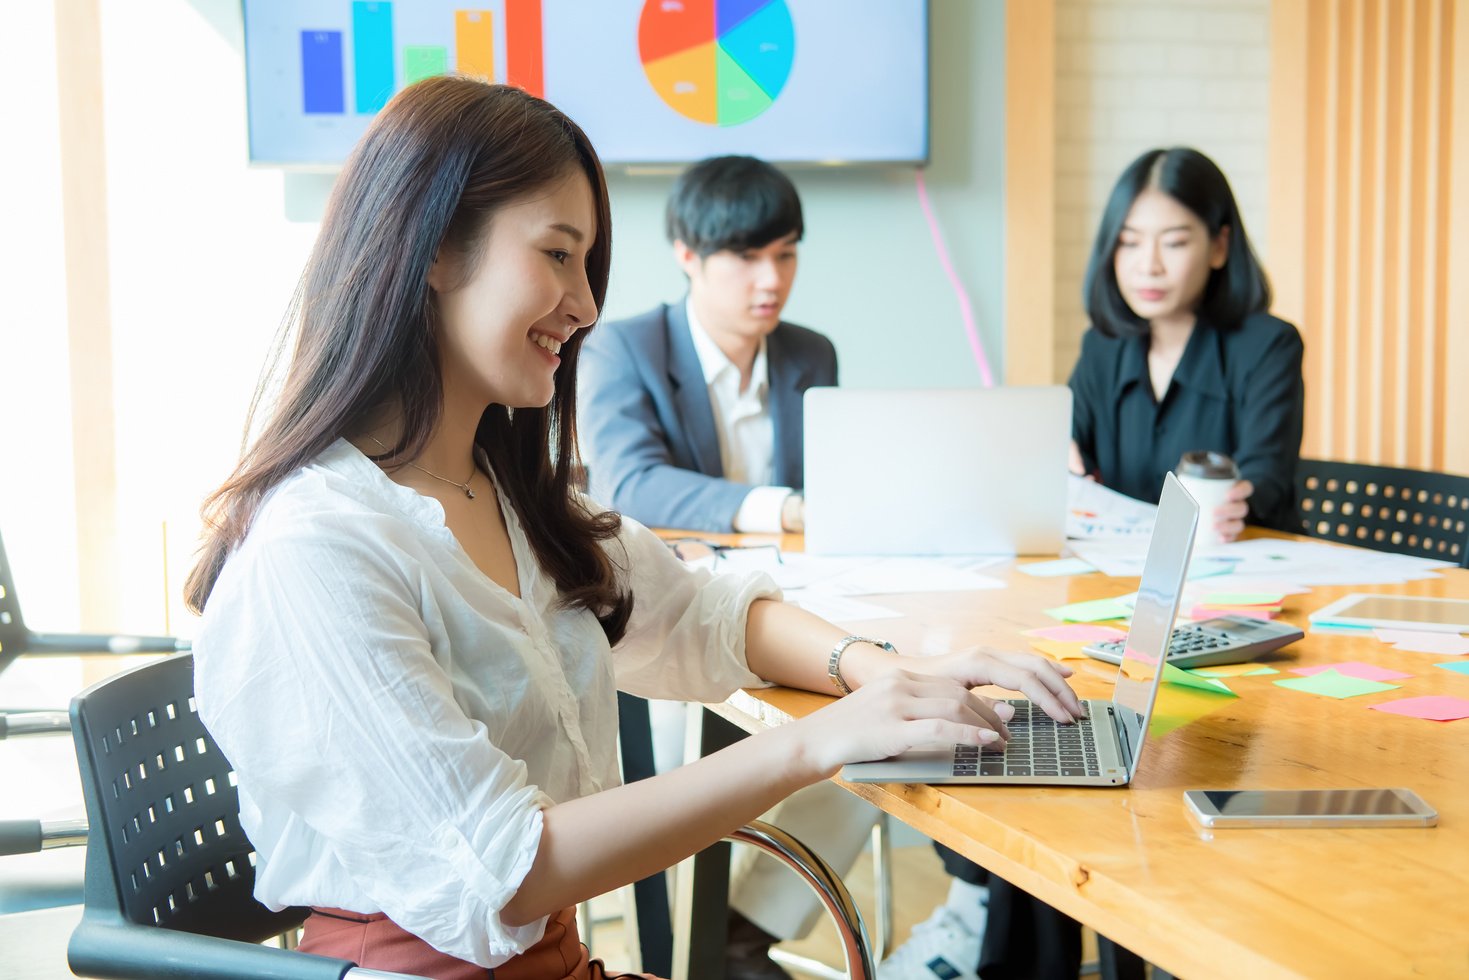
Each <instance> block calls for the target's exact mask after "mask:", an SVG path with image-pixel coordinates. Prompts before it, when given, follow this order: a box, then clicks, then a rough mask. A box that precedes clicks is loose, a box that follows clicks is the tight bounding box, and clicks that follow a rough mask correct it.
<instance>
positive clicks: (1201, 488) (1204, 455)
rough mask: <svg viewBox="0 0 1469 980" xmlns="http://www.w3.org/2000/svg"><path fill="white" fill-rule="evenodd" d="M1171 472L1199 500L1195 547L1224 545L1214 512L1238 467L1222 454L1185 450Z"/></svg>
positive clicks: (1224, 499)
mask: <svg viewBox="0 0 1469 980" xmlns="http://www.w3.org/2000/svg"><path fill="white" fill-rule="evenodd" d="M1174 473H1175V474H1176V475H1177V476H1178V482H1179V483H1182V484H1183V488H1184V489H1185V490H1187V491H1188V492H1189V495H1190V496H1191V497H1193V498H1194V499H1195V500H1197V501H1198V502H1199V526H1198V530H1196V531H1195V532H1194V547H1195V548H1207V547H1210V546H1211V545H1216V544H1223V543H1224V539H1223V538H1222V537H1220V536H1219V531H1218V529H1216V528H1215V527H1214V511H1215V510H1216V509H1218V508H1219V507H1220V506H1222V505H1223V504H1224V503H1226V502H1227V500H1228V498H1229V491H1230V489H1231V488H1233V487H1234V485H1235V484H1236V483H1238V482H1239V467H1238V466H1236V465H1235V464H1234V460H1232V459H1230V458H1229V457H1228V456H1226V455H1224V454H1223V453H1216V452H1213V451H1212V450H1197V451H1195V452H1188V453H1184V454H1183V457H1182V458H1181V459H1179V461H1178V468H1177V469H1176V470H1175V471H1174Z"/></svg>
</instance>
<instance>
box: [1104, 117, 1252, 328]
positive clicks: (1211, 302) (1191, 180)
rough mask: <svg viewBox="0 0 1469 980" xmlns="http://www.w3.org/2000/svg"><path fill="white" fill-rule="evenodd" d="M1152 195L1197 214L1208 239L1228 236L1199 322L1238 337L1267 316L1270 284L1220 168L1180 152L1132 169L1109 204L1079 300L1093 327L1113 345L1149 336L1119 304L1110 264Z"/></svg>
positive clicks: (1153, 156) (1145, 158)
mask: <svg viewBox="0 0 1469 980" xmlns="http://www.w3.org/2000/svg"><path fill="white" fill-rule="evenodd" d="M1149 188H1153V189H1156V190H1159V191H1162V192H1163V193H1164V194H1167V195H1168V196H1169V197H1171V198H1173V199H1174V200H1175V201H1177V202H1178V203H1179V204H1182V205H1183V206H1184V207H1186V208H1188V209H1189V210H1190V211H1192V212H1193V213H1194V214H1195V215H1196V216H1197V217H1198V219H1199V220H1200V221H1202V222H1203V223H1204V227H1205V228H1207V229H1208V231H1209V237H1210V238H1211V239H1213V238H1216V237H1218V235H1219V233H1220V231H1222V230H1223V229H1225V228H1228V229H1229V248H1228V252H1227V254H1226V258H1225V262H1224V266H1223V268H1220V269H1215V270H1213V271H1212V272H1210V274H1209V281H1208V283H1207V284H1206V285H1205V286H1204V296H1203V299H1201V300H1200V301H1199V309H1198V315H1199V319H1201V320H1203V321H1205V322H1207V323H1209V324H1210V325H1211V326H1213V327H1215V328H1216V329H1219V330H1234V329H1236V328H1237V327H1239V325H1240V324H1241V323H1243V322H1244V320H1245V318H1246V317H1248V316H1250V315H1251V314H1254V313H1264V312H1266V311H1268V310H1269V309H1270V280H1269V279H1268V278H1267V277H1266V275H1265V270H1264V268H1263V267H1262V266H1261V265H1260V260H1259V259H1258V258H1256V257H1255V250H1254V249H1253V248H1251V247H1250V239H1249V236H1247V235H1246V234H1245V224H1244V219H1243V218H1242V217H1241V216H1240V213H1239V206H1238V205H1237V204H1236V203H1235V200H1234V192H1233V191H1231V190H1230V189H1229V181H1228V180H1227V179H1225V176H1224V173H1223V171H1221V170H1220V169H1219V167H1218V165H1216V164H1215V163H1214V161H1213V160H1210V159H1209V158H1208V157H1206V156H1204V154H1202V153H1200V152H1199V151H1198V150H1195V149H1192V148H1190V147H1186V146H1175V147H1173V148H1172V149H1168V150H1162V149H1158V150H1149V151H1148V152H1147V153H1144V154H1143V155H1142V156H1140V157H1138V158H1137V159H1136V160H1134V161H1132V163H1131V164H1129V165H1128V167H1127V169H1126V170H1124V171H1123V172H1122V176H1121V177H1119V178H1118V179H1117V184H1116V185H1115V186H1114V187H1113V188H1112V194H1111V196H1110V197H1108V198H1107V207H1106V209H1105V210H1104V211H1103V212H1102V223H1101V226H1100V227H1098V228H1097V239H1096V242H1095V243H1094V244H1093V245H1092V254H1091V259H1090V260H1089V261H1088V262H1087V267H1086V278H1085V280H1084V281H1083V284H1082V298H1083V300H1084V301H1085V303H1086V312H1087V316H1088V317H1090V318H1091V322H1092V326H1094V327H1096V328H1097V329H1098V330H1099V331H1101V332H1102V333H1103V334H1105V335H1106V336H1108V337H1126V336H1137V335H1140V334H1144V333H1146V332H1147V330H1148V322H1147V321H1146V320H1144V319H1142V318H1141V317H1139V316H1138V315H1137V314H1136V313H1134V312H1133V311H1132V308H1131V307H1130V306H1128V305H1127V301H1126V300H1124V299H1123V298H1122V291H1121V290H1120V289H1119V288H1118V286H1117V267H1116V264H1115V262H1114V261H1113V259H1114V257H1115V255H1116V253H1117V243H1118V239H1119V238H1120V237H1121V235H1122V226H1123V224H1125V223H1126V221H1127V214H1128V212H1129V211H1131V210H1132V205H1133V202H1134V201H1136V200H1137V199H1138V196H1139V195H1140V194H1142V192H1143V191H1145V190H1147V189H1149Z"/></svg>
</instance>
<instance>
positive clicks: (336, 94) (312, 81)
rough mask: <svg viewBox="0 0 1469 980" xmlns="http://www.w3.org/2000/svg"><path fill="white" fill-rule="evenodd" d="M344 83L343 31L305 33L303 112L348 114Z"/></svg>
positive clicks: (303, 38) (302, 87)
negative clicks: (343, 89) (343, 88)
mask: <svg viewBox="0 0 1469 980" xmlns="http://www.w3.org/2000/svg"><path fill="white" fill-rule="evenodd" d="M342 84H343V82H342V32H341V31H302V32H301V104H302V111H304V112H319V113H325V112H330V113H341V112H346V111H347V99H346V95H345V94H344V93H343V91H342Z"/></svg>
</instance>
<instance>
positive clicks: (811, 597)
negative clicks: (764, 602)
mask: <svg viewBox="0 0 1469 980" xmlns="http://www.w3.org/2000/svg"><path fill="white" fill-rule="evenodd" d="M786 601H787V602H790V603H793V604H794V605H797V606H800V607H801V608H802V609H804V610H806V611H807V612H809V613H812V614H813V615H816V616H820V617H821V618H822V619H824V620H826V621H827V622H828V623H836V624H837V625H838V626H847V625H849V624H851V623H863V622H866V621H867V620H869V619H901V618H902V616H903V614H902V613H900V612H898V611H897V610H895V609H889V608H888V607H887V606H879V605H878V604H877V603H875V602H864V601H862V600H861V599H854V598H852V597H851V596H845V595H835V594H833V593H830V592H817V591H814V590H812V589H802V590H801V591H799V592H792V593H790V594H789V595H787V596H786Z"/></svg>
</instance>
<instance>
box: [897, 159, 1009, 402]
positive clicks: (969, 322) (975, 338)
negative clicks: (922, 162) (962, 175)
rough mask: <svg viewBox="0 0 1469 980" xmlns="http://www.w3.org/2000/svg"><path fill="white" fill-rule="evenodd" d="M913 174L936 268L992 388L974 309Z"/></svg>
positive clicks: (925, 188)
mask: <svg viewBox="0 0 1469 980" xmlns="http://www.w3.org/2000/svg"><path fill="white" fill-rule="evenodd" d="M913 173H914V176H915V177H916V179H917V183H918V203H919V205H921V206H922V208H923V216H924V217H925V218H927V219H928V231H929V234H931V235H932V236H933V247H934V249H935V251H937V252H938V254H939V264H940V265H942V266H943V267H944V275H946V276H948V277H949V285H951V286H953V287H954V293H955V294H956V295H957V296H958V297H959V316H960V318H961V319H963V321H964V332H965V333H966V334H967V335H968V336H969V349H970V351H972V352H973V354H974V363H975V365H976V366H978V368H979V380H980V381H981V382H982V383H983V384H984V386H985V387H986V388H993V387H994V385H995V376H994V374H993V373H992V372H991V371H990V361H989V358H988V357H986V356H985V353H984V345H983V344H981V343H980V341H979V329H978V328H977V327H976V326H975V325H974V307H973V306H971V305H970V303H969V293H968V291H967V290H965V288H964V283H963V282H962V281H961V280H960V279H959V274H958V273H956V272H955V271H954V263H953V262H951V261H949V248H948V246H947V245H945V244H944V233H943V231H942V229H940V228H939V222H938V218H936V217H934V213H933V205H932V204H930V203H929V200H928V186H927V185H926V184H924V182H923V168H922V167H915V168H914V170H913Z"/></svg>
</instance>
